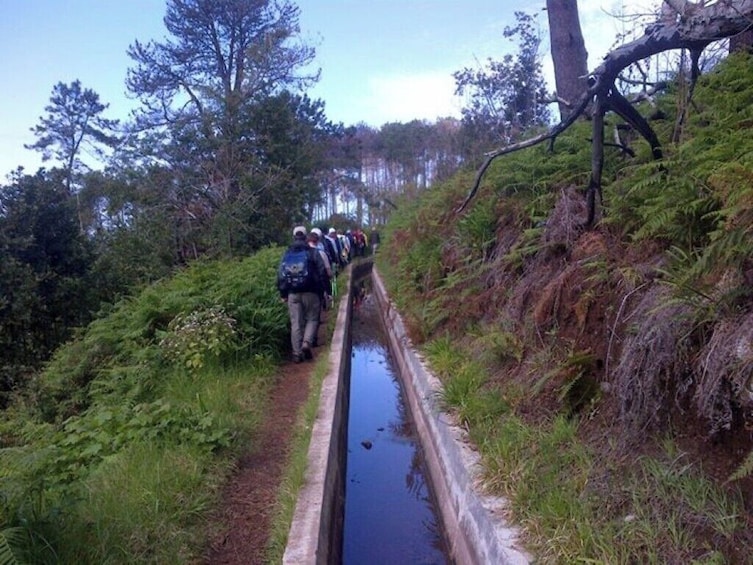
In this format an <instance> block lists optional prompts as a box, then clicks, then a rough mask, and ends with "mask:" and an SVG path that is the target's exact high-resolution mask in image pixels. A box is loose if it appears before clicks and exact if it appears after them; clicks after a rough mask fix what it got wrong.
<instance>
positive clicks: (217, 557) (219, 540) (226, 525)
mask: <svg viewBox="0 0 753 565" xmlns="http://www.w3.org/2000/svg"><path fill="white" fill-rule="evenodd" d="M325 327H326V322H323V323H322V330H320V339H321V336H322V334H323V329H324V328H325ZM320 343H321V341H320ZM326 351H327V350H326V349H325V348H322V347H318V348H316V349H315V350H314V355H315V358H314V361H313V362H312V361H308V362H304V363H300V364H294V363H286V364H284V365H282V366H281V367H280V374H279V379H278V381H277V383H276V385H275V387H274V389H273V390H272V392H271V394H270V398H269V410H268V411H267V417H266V420H265V422H264V423H263V424H262V426H261V429H260V430H259V432H258V434H257V435H256V436H255V438H254V441H252V445H251V446H250V447H251V449H250V451H249V452H248V453H245V454H244V455H243V456H242V457H241V458H240V460H239V461H238V464H237V469H236V472H235V473H234V474H233V476H232V477H231V479H230V481H229V482H228V484H227V485H226V486H225V488H224V491H223V494H222V500H223V501H224V502H223V503H222V508H221V509H220V511H219V512H220V514H219V515H218V516H216V517H215V520H217V521H218V522H219V523H220V524H221V527H220V533H219V534H218V535H217V536H215V538H214V539H212V540H211V543H210V548H209V551H208V552H207V555H206V559H205V561H204V563H205V564H206V565H240V564H243V565H255V564H263V563H265V561H264V554H265V548H266V545H267V540H268V539H269V530H270V525H271V520H272V518H273V515H272V512H273V511H274V505H275V500H276V496H277V491H278V489H279V487H280V483H281V481H282V476H283V471H284V467H285V462H286V460H287V457H288V453H289V450H290V443H291V440H292V435H293V431H294V427H295V424H296V419H297V417H298V413H299V411H300V409H301V407H302V406H303V404H304V403H305V402H306V399H307V397H308V394H309V380H310V378H311V375H312V374H313V371H314V367H315V362H316V359H317V357H316V356H318V355H324V354H326Z"/></svg>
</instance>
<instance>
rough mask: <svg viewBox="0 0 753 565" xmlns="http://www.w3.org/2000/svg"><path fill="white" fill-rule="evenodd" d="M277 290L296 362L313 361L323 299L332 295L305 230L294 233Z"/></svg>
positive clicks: (281, 268) (282, 265)
mask: <svg viewBox="0 0 753 565" xmlns="http://www.w3.org/2000/svg"><path fill="white" fill-rule="evenodd" d="M277 289H278V290H279V291H280V297H281V298H282V300H283V301H284V302H287V304H288V313H289V315H290V345H291V346H292V350H293V361H294V362H295V363H300V362H301V361H303V360H304V359H312V358H313V353H312V352H311V347H312V344H313V343H314V342H315V339H316V333H317V331H318V329H319V313H320V311H321V308H322V302H321V300H322V296H324V295H325V294H327V293H328V292H329V278H328V276H327V271H326V269H325V266H324V262H323V261H322V258H321V256H320V255H319V252H318V251H317V250H316V249H314V248H313V247H309V244H308V242H307V241H306V228H305V227H304V226H296V227H295V228H294V229H293V243H292V244H291V245H290V247H288V249H287V250H286V251H285V253H284V254H283V256H282V260H281V261H280V266H279V268H278V270H277Z"/></svg>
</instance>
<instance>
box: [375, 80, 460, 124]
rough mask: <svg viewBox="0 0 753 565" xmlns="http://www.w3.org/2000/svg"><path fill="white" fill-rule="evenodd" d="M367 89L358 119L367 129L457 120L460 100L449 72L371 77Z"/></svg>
mask: <svg viewBox="0 0 753 565" xmlns="http://www.w3.org/2000/svg"><path fill="white" fill-rule="evenodd" d="M368 89H369V90H368V93H367V95H366V96H365V98H364V100H363V102H362V109H361V110H362V113H361V115H362V116H365V117H366V116H367V118H366V121H367V122H368V123H369V124H371V125H377V126H378V125H382V124H384V123H387V122H408V121H411V120H415V119H419V120H421V119H425V120H429V121H434V120H436V119H437V118H438V117H447V116H453V117H459V116H460V107H461V100H460V98H459V97H458V96H455V79H454V78H453V77H452V73H451V72H449V71H447V72H440V71H431V72H423V73H411V74H394V75H383V76H378V77H372V78H370V79H369V81H368Z"/></svg>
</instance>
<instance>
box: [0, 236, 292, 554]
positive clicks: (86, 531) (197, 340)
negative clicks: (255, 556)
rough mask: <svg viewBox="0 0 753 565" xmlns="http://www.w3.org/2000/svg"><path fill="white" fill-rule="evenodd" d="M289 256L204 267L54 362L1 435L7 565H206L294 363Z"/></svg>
mask: <svg viewBox="0 0 753 565" xmlns="http://www.w3.org/2000/svg"><path fill="white" fill-rule="evenodd" d="M280 253H281V250H280V249H266V250H262V251H261V252H259V253H257V254H256V255H254V256H253V257H250V258H248V259H245V260H243V261H232V262H210V263H205V264H196V265H194V266H192V267H190V268H189V269H187V270H185V271H184V272H182V273H180V274H178V275H177V276H176V277H174V278H172V279H170V280H165V281H163V282H161V283H159V284H156V285H154V286H152V287H149V288H147V289H145V290H144V291H143V292H141V293H140V294H139V295H137V296H135V297H134V298H132V299H129V300H126V301H124V302H122V303H121V304H118V305H116V306H115V307H113V309H112V311H111V312H109V314H107V315H104V316H102V317H100V318H99V319H98V320H97V321H95V322H94V323H92V324H91V325H90V326H89V327H88V328H86V329H85V330H84V331H82V332H81V334H80V335H79V336H78V337H77V339H75V340H73V341H72V342H71V343H70V344H68V345H67V346H65V347H63V348H62V349H60V350H59V351H58V352H57V354H56V355H55V357H54V359H53V360H52V361H51V363H50V364H49V365H48V367H47V368H46V370H45V371H44V372H43V373H42V374H40V375H39V378H38V379H37V381H36V382H34V383H33V385H32V386H30V387H29V389H28V391H27V393H26V394H24V395H23V396H20V397H19V398H17V399H16V402H15V403H14V405H13V406H12V407H11V408H10V409H9V410H7V411H5V412H4V413H3V419H2V421H1V422H0V438H1V440H2V449H1V450H0V458H1V459H2V461H0V468H1V469H2V474H0V546H1V547H2V551H7V552H8V553H6V554H4V556H5V557H8V556H10V557H9V559H11V558H12V559H15V560H16V561H17V562H29V563H138V562H141V563H143V562H152V563H187V562H192V561H195V560H196V559H197V556H198V555H200V552H201V551H202V549H203V544H204V543H205V540H206V535H207V524H206V520H207V515H208V512H209V511H210V510H211V508H212V505H213V504H215V503H216V498H217V496H218V490H219V487H220V485H221V484H222V482H223V480H224V478H225V477H226V476H227V473H228V472H229V471H230V469H231V467H232V464H233V462H234V461H235V459H236V456H237V453H238V452H239V450H240V449H241V446H244V445H247V444H248V441H249V432H250V431H251V430H253V429H254V428H255V427H256V426H257V425H258V422H259V421H260V419H261V418H262V417H263V413H264V410H265V409H266V408H267V407H266V402H265V401H266V398H267V394H268V391H269V388H270V386H271V385H272V383H273V380H274V374H275V366H276V362H277V357H278V356H279V354H280V353H281V352H283V351H284V350H285V344H286V342H287V336H288V329H287V311H286V309H285V308H284V306H283V305H281V303H280V301H279V297H278V295H277V292H276V289H275V288H274V285H273V284H271V283H270V281H273V280H274V276H275V270H276V266H277V262H278V261H279V257H280ZM3 562H8V563H13V562H15V561H13V560H9V561H3Z"/></svg>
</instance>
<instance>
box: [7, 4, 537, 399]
mask: <svg viewBox="0 0 753 565" xmlns="http://www.w3.org/2000/svg"><path fill="white" fill-rule="evenodd" d="M298 14H299V10H298V8H297V7H296V6H295V4H293V3H290V2H282V3H273V2H261V3H259V2H248V1H247V0H234V1H232V2H222V3H211V2H204V1H201V0H195V1H191V2H167V4H166V15H165V19H164V22H165V26H166V29H167V31H168V32H169V41H168V40H166V41H163V42H156V41H154V42H149V43H140V42H138V41H136V42H135V43H134V44H133V45H131V46H130V48H129V55H130V57H131V59H132V60H133V66H132V67H131V68H129V69H128V75H127V77H128V78H127V89H128V91H129V93H130V94H131V95H133V96H134V97H135V98H136V99H138V100H139V101H140V104H141V106H140V107H139V109H138V111H137V112H135V114H134V116H133V118H132V120H131V121H130V122H129V123H125V124H121V123H118V122H116V121H113V120H109V119H107V118H106V117H105V116H106V109H107V104H106V103H105V102H104V101H101V100H100V99H99V96H98V94H97V93H96V92H94V91H92V90H91V89H88V88H86V86H85V85H82V84H81V83H80V81H73V82H71V83H62V82H61V83H58V84H56V85H55V87H54V89H53V92H52V94H51V97H50V103H49V105H48V106H47V107H45V108H44V112H45V113H44V114H43V115H42V116H41V117H40V119H39V123H38V124H37V125H36V126H35V127H34V128H33V131H34V133H35V136H36V138H37V140H36V142H35V143H34V144H32V145H29V146H28V148H29V149H33V150H37V151H40V152H41V153H42V154H43V156H44V158H45V160H47V161H48V162H49V163H50V164H51V166H50V167H49V168H42V169H40V170H39V171H37V172H35V173H31V174H30V173H28V172H26V171H24V170H23V169H21V168H19V169H18V170H16V171H15V172H13V173H12V174H11V175H10V176H9V178H8V179H7V180H6V181H5V183H3V184H2V186H1V187H0V252H1V253H2V257H3V260H2V262H1V264H0V283H1V284H2V288H3V289H4V291H3V295H2V298H1V299H0V345H2V349H3V363H2V372H1V373H0V404H2V405H4V404H5V400H4V399H5V398H6V396H7V394H8V393H9V392H10V391H11V390H14V389H17V388H18V387H22V386H23V383H24V382H25V380H27V379H28V378H29V376H30V375H32V374H33V373H34V372H35V371H36V370H38V369H39V368H40V367H41V365H42V363H44V361H45V360H46V359H48V358H49V356H50V355H51V353H52V352H53V351H54V350H55V348H56V347H57V346H58V345H59V344H61V343H63V342H64V341H66V340H67V339H68V338H69V337H70V336H71V335H72V331H73V329H74V328H77V327H83V326H85V325H86V324H87V323H88V322H89V321H90V320H92V319H93V317H94V316H95V314H96V313H97V312H98V311H99V310H100V309H101V308H102V307H103V306H105V305H107V304H112V303H114V302H115V301H117V300H118V299H119V298H121V297H123V296H127V295H128V294H129V293H131V292H133V290H134V289H138V288H140V287H141V286H142V285H144V284H147V283H149V282H152V281H155V280H159V279H160V278H162V277H165V276H168V275H169V274H171V273H173V272H174V271H175V269H179V268H182V267H185V266H186V265H188V264H189V263H190V262H192V261H195V260H198V259H206V258H220V257H243V256H247V255H249V254H251V253H253V252H254V251H256V250H258V249H261V248H263V247H264V246H267V245H270V244H280V243H284V242H286V241H287V239H288V235H289V231H290V226H292V225H295V224H299V223H304V224H314V223H315V224H317V225H320V226H321V227H329V226H335V227H337V228H341V229H343V230H345V229H348V228H355V227H368V226H369V225H379V224H382V223H384V222H385V220H386V218H387V217H388V215H389V213H390V211H391V210H392V209H393V207H394V202H393V201H394V199H395V198H396V196H397V195H399V194H402V193H407V194H416V193H418V192H419V191H421V190H425V189H426V188H427V187H429V186H430V185H431V184H432V183H433V182H436V181H438V180H441V179H444V178H448V177H449V176H450V175H452V174H453V172H454V171H456V170H457V169H458V168H459V167H461V166H463V165H464V164H468V163H474V162H475V161H476V160H477V159H478V155H479V153H480V151H481V148H482V147H483V146H485V145H487V146H488V145H490V144H491V143H493V142H496V140H498V139H499V131H498V130H499V128H502V127H504V128H507V129H509V123H508V122H509V118H510V113H512V114H513V115H514V114H515V110H514V106H513V105H511V104H502V107H505V108H509V109H508V110H506V111H505V113H504V114H503V115H496V114H494V113H492V112H491V111H490V110H489V109H488V108H486V107H482V106H478V107H477V108H475V109H469V110H468V111H467V117H466V118H465V119H463V120H456V119H449V118H448V119H441V120H438V121H437V122H435V123H428V122H425V121H419V120H415V121H412V122H409V123H405V124H403V123H391V124H384V125H383V126H382V127H381V128H378V129H375V128H370V127H368V126H366V125H364V124H360V125H349V126H345V125H343V124H334V123H332V122H330V121H329V120H328V119H327V117H326V115H325V112H324V104H323V102H322V101H320V100H312V99H310V98H309V97H308V96H307V95H306V94H305V90H306V88H307V87H309V86H311V85H312V84H313V83H314V81H315V80H316V76H314V75H307V74H305V73H304V72H303V71H302V69H303V68H304V67H306V65H307V64H309V63H311V62H312V61H313V60H314V58H315V52H314V50H313V49H312V48H309V47H307V46H305V45H302V44H301V43H300V41H299V38H298V37H297V33H298ZM194 30H201V31H200V32H198V33H194ZM508 31H509V33H510V34H511V36H515V37H520V38H521V45H523V46H525V49H526V50H525V51H521V53H520V54H519V55H518V56H517V57H515V58H510V59H509V60H507V61H505V62H504V63H501V64H500V66H499V67H498V68H496V69H495V70H494V71H493V76H494V77H495V80H496V82H497V83H500V82H505V83H510V84H509V86H506V88H505V89H504V90H503V91H502V92H501V93H500V94H499V95H495V99H499V100H501V99H502V97H508V98H510V99H512V98H511V97H514V96H518V99H516V103H518V102H521V101H524V100H527V102H526V103H527V104H528V105H531V104H534V105H535V106H536V107H537V108H540V110H538V111H537V112H532V113H531V116H536V117H532V118H530V119H531V120H532V121H530V123H529V124H528V125H533V124H535V123H543V120H544V113H543V112H544V108H545V107H546V105H545V104H544V103H540V104H539V103H536V102H535V97H533V96H531V95H530V94H528V91H525V89H524V92H523V93H522V94H519V93H517V92H516V91H515V90H514V87H513V82H512V81H511V80H507V79H512V78H513V77H514V78H515V79H516V81H517V83H518V84H524V83H525V82H526V81H528V82H529V83H530V84H532V85H535V87H536V88H538V89H540V90H541V89H543V79H542V77H541V67H540V61H539V54H538V53H537V47H538V45H539V39H538V36H537V35H536V34H535V33H534V31H535V28H534V26H533V19H532V18H531V17H530V16H525V15H523V14H520V15H519V24H518V26H517V27H516V28H514V29H510V30H508ZM212 34H215V35H216V36H217V42H216V43H213V42H212V41H210V40H209V39H211V37H212ZM168 69H169V70H168ZM218 69H219V70H218ZM490 76H491V71H490ZM502 78H505V79H506V80H505V81H502ZM483 80H488V77H486V75H484V74H483V73H481V72H480V71H479V72H478V74H477V75H473V76H461V73H460V71H459V72H458V77H457V84H458V88H459V89H461V88H465V89H466V90H469V91H470V94H468V99H469V100H476V101H479V100H481V98H482V97H486V96H487V94H488V90H489V89H490V88H491V85H490V84H487V85H486V86H485V88H486V91H487V92H485V93H483V94H482V93H481V92H480V91H478V92H477V94H475V95H474V94H473V92H476V90H475V89H477V85H480V84H481V82H482V81H483ZM531 81H532V82H531ZM521 103H522V102H521ZM480 108H486V109H485V110H483V111H482V110H481V109H480ZM539 114H541V115H540V116H539ZM527 119H528V118H527ZM517 121H518V122H519V120H517ZM481 132H483V135H482V133H481Z"/></svg>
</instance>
